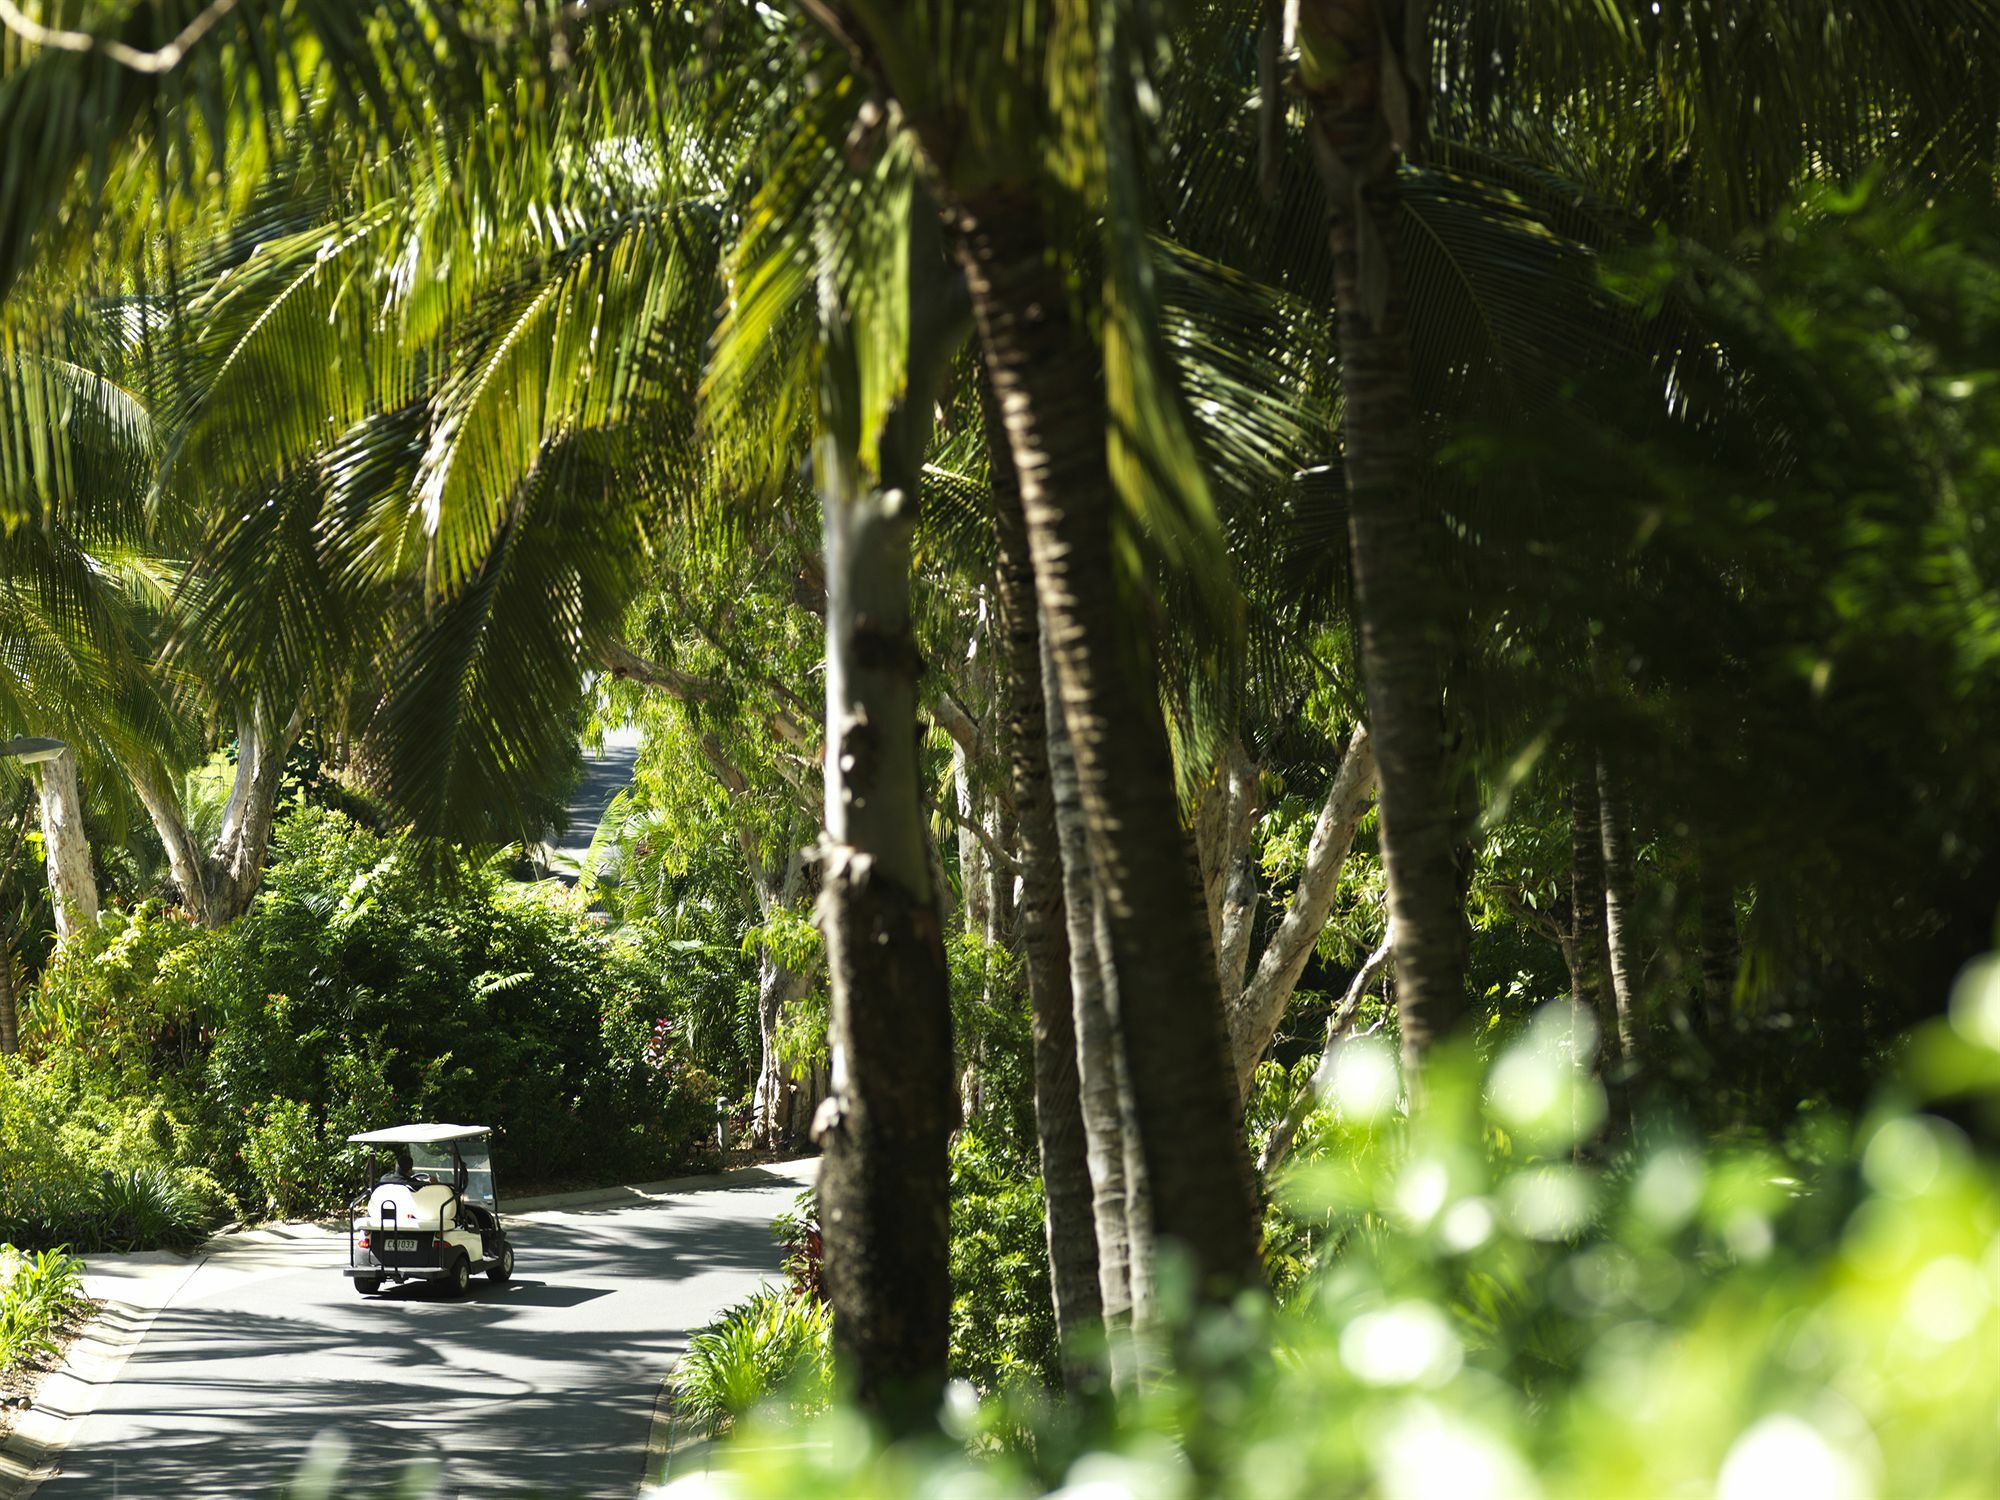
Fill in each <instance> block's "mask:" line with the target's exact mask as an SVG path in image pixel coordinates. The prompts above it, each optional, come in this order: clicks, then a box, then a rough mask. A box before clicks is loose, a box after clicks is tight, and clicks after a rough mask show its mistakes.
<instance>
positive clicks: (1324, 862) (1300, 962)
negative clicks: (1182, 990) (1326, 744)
mask: <svg viewBox="0 0 2000 1500" xmlns="http://www.w3.org/2000/svg"><path fill="white" fill-rule="evenodd" d="M1375 780H1376V771H1375V743H1374V740H1373V739H1372V738H1371V737H1370V735H1369V733H1368V726H1367V725H1365V724H1357V725H1355V727H1354V734H1353V737H1352V738H1350V739H1349V740H1348V742H1347V749H1346V751H1345V752H1344V753H1343V754H1342V755H1341V758H1340V769H1339V771H1337V772H1336V773H1335V775H1334V778H1333V785H1332V786H1331V787H1330V788H1328V790H1327V794H1326V801H1325V803H1324V804H1323V805H1322V806H1321V807H1320V811H1319V818H1318V820H1317V821H1316V822H1315V823H1314V824H1313V831H1312V839H1311V841H1310V842H1309V843H1308V844H1307V846H1306V866H1305V869H1304V870H1302V871H1301V872H1300V873H1299V885H1298V889H1297V890H1296V891H1294V892H1293V893H1292V899H1291V901H1290V903H1289V904H1288V905H1287V906H1286V908H1285V914H1284V916H1283V917H1282V918H1280V919H1279V922H1278V925H1277V926H1276V927H1275V928H1274V929H1273V930H1272V932H1271V935H1270V938H1269V940H1268V941H1266V943H1265V944H1264V951H1263V953H1262V954H1261V955H1260V956H1259V957H1258V960H1257V972H1256V973H1255V974H1253V975H1252V976H1251V977H1250V982H1249V983H1248V984H1246V985H1245V986H1244V987H1243V989H1242V991H1241V993H1240V994H1238V995H1237V996H1235V998H1234V999H1233V1000H1232V1001H1231V1003H1230V1006H1229V1014H1228V1019H1229V1047H1230V1054H1231V1057H1232V1060H1233V1062H1234V1066H1235V1069H1236V1095H1237V1098H1238V1099H1239V1100H1240V1099H1242V1098H1243V1097H1244V1096H1245V1095H1246V1094H1247V1093H1248V1092H1249V1089H1250V1079H1251V1077H1252V1076H1253V1075H1254V1074H1255V1073H1256V1071H1257V1064H1258V1062H1259V1061H1260V1060H1261V1059H1262V1058H1263V1056H1264V1051H1265V1049H1266V1048H1268V1047H1269V1046H1270V1045H1271V1039H1272V1038H1273V1037H1274V1036H1276V1035H1277V1034H1278V1026H1279V1024H1280V1023H1281V1022H1282V1021H1283V1020H1284V1017H1285V1007H1286V1006H1287V1005H1288V1004H1290V1002H1291V998H1292V992H1293V991H1294V990H1296V989H1297V988H1298V984H1299V976H1300V975H1301V974H1303V973H1304V972H1305V968H1306V961H1307V960H1308V959H1310V958H1311V957H1312V953H1313V946H1314V945H1315V944H1316V943H1317V942H1318V941H1319V935H1320V933H1321V931H1322V930H1323V929H1324V928H1325V927H1326V919H1327V917H1328V915H1329V914H1330V913H1331V912H1332V911H1333V898H1334V895H1335V893H1336V892H1337V891H1338V890H1339V888H1340V872H1341V869H1342V867H1343V866H1345V865H1346V863H1347V856H1348V853H1349V852H1350V851H1351V850H1352V849H1353V847H1354V835H1355V833H1356V831H1357V830H1358V829H1359V828H1360V827H1361V820H1362V819H1363V818H1364V817H1366V816H1367V814H1368V808H1369V805H1370V804H1371V803H1372V802H1373V801H1374V800H1375Z"/></svg>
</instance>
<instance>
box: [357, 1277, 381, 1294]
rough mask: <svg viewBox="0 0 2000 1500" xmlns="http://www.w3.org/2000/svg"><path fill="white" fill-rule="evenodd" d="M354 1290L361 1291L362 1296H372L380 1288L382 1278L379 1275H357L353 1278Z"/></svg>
mask: <svg viewBox="0 0 2000 1500" xmlns="http://www.w3.org/2000/svg"><path fill="white" fill-rule="evenodd" d="M354 1290H355V1291H357V1292H359V1293H361V1295H362V1296H364V1297H372V1296H374V1295H375V1294H376V1293H377V1292H379V1291H381V1290H382V1278H381V1277H379V1276H372V1277H371V1276H357V1277H355V1278H354Z"/></svg>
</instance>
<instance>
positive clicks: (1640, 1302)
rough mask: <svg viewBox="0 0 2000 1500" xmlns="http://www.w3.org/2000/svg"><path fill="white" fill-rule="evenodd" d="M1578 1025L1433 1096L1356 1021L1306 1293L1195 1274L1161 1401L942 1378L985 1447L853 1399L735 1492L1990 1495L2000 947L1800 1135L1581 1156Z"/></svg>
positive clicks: (963, 1422)
mask: <svg viewBox="0 0 2000 1500" xmlns="http://www.w3.org/2000/svg"><path fill="white" fill-rule="evenodd" d="M1569 1026H1570V1021H1569V1018H1568V1016H1567V1014H1566V1013H1565V1012H1564V1011H1562V1010H1552V1011H1546V1012H1544V1013H1543V1015H1542V1016H1541V1017H1540V1018H1538V1019H1537V1020H1536V1022H1535V1023H1534V1024H1532V1025H1531V1026H1530V1027H1528V1028H1527V1029H1526V1032H1525V1034H1524V1035H1523V1036H1522V1037H1521V1038H1520V1039H1519V1040H1518V1041H1517V1042H1515V1043H1514V1044H1513V1045H1511V1046H1509V1047H1507V1048H1505V1049H1504V1050H1503V1051H1502V1052H1501V1053H1500V1055H1499V1056H1498V1057H1497V1058H1496V1059H1495V1061H1494V1063H1493V1065H1492V1066H1491V1067H1490V1068H1481V1067H1479V1066H1478V1065H1477V1064H1475V1062H1474V1061H1473V1060H1472V1059H1471V1058H1470V1057H1469V1056H1468V1055H1465V1054H1463V1053H1461V1054H1459V1055H1456V1056H1453V1055H1451V1054H1449V1053H1447V1054H1445V1055H1443V1056H1440V1057H1438V1058H1437V1059H1436V1060H1435V1061H1434V1063H1433V1066H1432V1070H1431V1072H1430V1074H1429V1075H1428V1089H1427V1094H1426V1098H1425V1101H1424V1105H1423V1108H1422V1109H1421V1110H1420V1112H1419V1113H1418V1114H1417V1115H1416V1116H1415V1117H1414V1118H1410V1117H1407V1116H1405V1115H1404V1114H1403V1113H1402V1112H1401V1110H1400V1107H1399V1104H1398V1099H1397V1089H1396V1074H1395V1061H1394V1056H1393V1053H1392V1052H1391V1050H1390V1048H1389V1047H1388V1045H1387V1044H1386V1043H1385V1042H1384V1041H1383V1040H1382V1039H1381V1038H1374V1039H1370V1040H1368V1041H1366V1042H1363V1043H1360V1044H1358V1045H1355V1046H1353V1047H1352V1048H1351V1050H1350V1051H1349V1052H1348V1053H1346V1054H1344V1055H1343V1057H1342V1060H1341V1066H1340V1068H1339V1069H1338V1071H1337V1073H1336V1082H1335V1091H1334V1096H1333V1098H1332V1099H1331V1100H1330V1101H1329V1105H1328V1109H1327V1111H1326V1114H1327V1119H1326V1121H1325V1122H1324V1124H1323V1127H1322V1135H1323V1138H1324V1139H1325V1140H1326V1142H1327V1147H1326V1149H1325V1150H1324V1152H1323V1153H1322V1154H1320V1155H1319V1156H1318V1157H1317V1158H1314V1159H1308V1160H1302V1161H1300V1162H1298V1163H1297V1165H1296V1166H1295V1167H1294V1168H1293V1169H1292V1170H1290V1171H1289V1172H1288V1173H1286V1174H1285V1175H1284V1176H1283V1177H1281V1178H1280V1180H1279V1181H1278V1182H1277V1183H1276V1184H1274V1187H1275V1189H1276V1195H1277V1198H1278V1201H1279V1204H1280V1212H1281V1213H1282V1214H1283V1215H1284V1216H1285V1217H1286V1218H1287V1219H1289V1220H1292V1221H1294V1222H1296V1223H1299V1224H1312V1225H1315V1226H1318V1230H1319V1233H1318V1234H1317V1236H1316V1238H1315V1242H1314V1243H1315V1246H1316V1249H1315V1250H1314V1252H1313V1254H1312V1255H1311V1256H1310V1257H1308V1259H1309V1260H1310V1261H1311V1262H1312V1264H1311V1265H1310V1266H1309V1268H1308V1269H1307V1270H1306V1271H1305V1272H1304V1273H1303V1274H1302V1276H1301V1277H1300V1279H1299V1281H1298V1286H1297V1290H1296V1292H1295V1294H1294V1295H1292V1296H1291V1297H1289V1298H1287V1299H1284V1300H1276V1299H1261V1298H1246V1299H1243V1300H1241V1301H1239V1302H1238V1303H1237V1304H1235V1305H1234V1306H1232V1307H1230V1308H1229V1309H1227V1310H1223V1311H1212V1312H1208V1313H1203V1314H1199V1315H1190V1314H1189V1313H1188V1311H1187V1309H1186V1307H1185V1305H1184V1304H1182V1305H1180V1306H1179V1307H1178V1308H1177V1309H1174V1308H1173V1306H1172V1304H1173V1300H1174V1299H1173V1298H1172V1297H1171V1296H1169V1298H1168V1299H1167V1300H1168V1303H1169V1305H1170V1310H1169V1312H1168V1314H1167V1318H1166V1325H1165V1327H1164V1328H1163V1330H1162V1333H1161V1343H1160V1344H1159V1346H1158V1347H1155V1348H1153V1349H1152V1350H1151V1351H1150V1353H1149V1357H1148V1358H1147V1360H1146V1362H1145V1367H1146V1368H1147V1370H1148V1371H1149V1373H1148V1375H1147V1376H1146V1377H1145V1380H1144V1384H1143V1387H1142V1389H1141V1390H1140V1392H1139V1393H1138V1394H1137V1395H1136V1397H1134V1398H1132V1399H1128V1400H1123V1401H1119V1402H1117V1403H1112V1404H1098V1403H1071V1404H1061V1403H1052V1402H1049V1401H1048V1400H1047V1399H1046V1398H1045V1397H1041V1396H1038V1395H1034V1394H1029V1393H1023V1392H1022V1391H1020V1390H1019V1389H1018V1388H1009V1387H1007V1386H1004V1385H1003V1386H1002V1388H1001V1390H1000V1391H999V1393H997V1394H996V1395H994V1396H992V1397H989V1398H988V1399H986V1400H984V1401H982V1402H979V1403H965V1402H957V1401H951V1402H947V1404H946V1407H945V1410H944V1411H943V1413H942V1414H941V1415H942V1419H943V1421H944V1424H945V1427H946V1430H947V1431H948V1432H949V1433H950V1434H951V1435H952V1436H953V1437H955V1438H957V1439H959V1440H961V1441H960V1442H959V1443H958V1444H957V1445H953V1446H947V1445H943V1444H940V1445H937V1446H935V1447H933V1448H931V1449H929V1450H927V1451H924V1452H921V1453H919V1452H916V1451H913V1450H912V1448H911V1447H909V1446H908V1445H902V1446H896V1447H890V1446H882V1445H877V1446H874V1447H857V1444H856V1439H855V1436H854V1434H856V1433H857V1432H858V1431H859V1430H860V1429H859V1428H857V1427H856V1426H855V1425H854V1424H853V1419H852V1417H851V1416H849V1415H847V1414H845V1413H842V1414H839V1415H837V1416H835V1417H834V1418H832V1419H831V1420H830V1421H829V1422H828V1423H827V1424H826V1425H824V1426H823V1427H821V1428H819V1429H818V1430H817V1431H814V1430H811V1429H808V1432H807V1434H806V1437H807V1440H806V1441H800V1442H793V1443H787V1444H784V1445H778V1446H775V1447H771V1446H767V1447H760V1448H757V1449H754V1450H748V1451H746V1453H745V1454H744V1455H743V1456H742V1457H741V1458H740V1459H738V1460H737V1461H736V1462H735V1463H733V1465H732V1470H733V1472H732V1473H731V1474H730V1475H729V1476H728V1479H727V1480H726V1481H725V1483H726V1484H727V1486H728V1488H729V1492H730V1493H732V1494H737V1495H742V1496H745V1497H750V1500H756V1497H766V1496H768V1497H772V1500H776V1497H778V1496H784V1495H793V1494H813V1495H815V1496H821V1497H840V1496H853V1497H872V1496H876V1495H882V1494H944V1493H977V1494H980V1495H986V1496H994V1497H1027V1496H1033V1495H1041V1494H1046V1493H1049V1492H1050V1491H1057V1490H1060V1491H1062V1492H1063V1493H1066V1494H1077V1493H1082V1492H1085V1491H1088V1492H1090V1493H1104V1494H1159V1495H1164V1496H1172V1495H1178V1496H1183V1497H1185V1496H1191V1495H1197V1494H1199V1495H1215V1496H1242V1497H1249V1496H1257V1497H1259V1500H1263V1497H1273V1500H1292V1497H1298V1500H1304V1497H1308V1496H1320V1495H1355V1494H1372V1495H1384V1496H1389V1497H1392V1500H1394V1497H1408V1496H1419V1495H1485V1496H1502V1495H1508V1496H1511V1495H1524V1496H1538V1497H1543V1500H1570V1497H1575V1500H1583V1497H1594V1496H1602V1495H1670V1494H1703V1495H1709V1494H1712V1495H1716V1496H1719V1497H1721V1500H1751V1497H1761V1496H1767V1495H1804V1494H1813V1495H1826V1496H1835V1495H1838V1496H1857V1497H1858V1496H1866V1495H1871V1494H1884V1495H1889V1494H1893V1495H1925V1496H1963V1497H1967V1500H1970V1497H1973V1496H1977V1495H1983V1494H1986V1493H1989V1492H1990V1489H1991V1476H1992V1474H1993V1473H1994V1471H1995V1466H1996V1464H2000V1428H1996V1427H1995V1425H1994V1423H1993V1420H1992V1413H1993V1412H1994V1411H1995V1410H1996V1409H2000V1293H1996V1287H2000V1281H1996V1277H2000V1253H1996V1251H1995V1249H1994V1229H1995V1226H1996V1225H2000V1161H1996V1160H1995V1158H1994V1157H1993V1156H1992V1155H1991V1154H1990V1152H1989V1153H1986V1154H1982V1152H1981V1151H1980V1149H1979V1148H1978V1147H1977V1146H1976V1145H1975V1143H1974V1140H1973V1139H1972V1138H1971V1137H1970V1136H1968V1134H1967V1132H1966V1130H1965V1128H1964V1127H1963V1126H1961V1125H1959V1124H1955V1123H1953V1122H1952V1119H1951V1118H1947V1116H1951V1117H1954V1118H1956V1119H1960V1120H1964V1121H1966V1122H1968V1123H1970V1122H1973V1121H1977V1122H1979V1127H1980V1129H1981V1130H1982V1131H1990V1129H1991V1127H1992V1125H1993V1123H1994V1122H1995V1120H1996V1119H2000V962H1996V963H1990V964H1989V965H1987V966H1985V967H1984V968H1982V969H1977V970H1975V971H1973V972H1972V973H1971V974H1970V975H1969V976H1968V978H1967V979H1966V981H1965V982H1964V983H1963V984H1962V985H1961V987H1960V994H1959V996H1958V997H1957V1000H1956V1002H1955V1004H1954V1008H1953V1019H1952V1021H1951V1022H1950V1023H1937V1024H1935V1025H1933V1026H1931V1027H1929V1028H1926V1029H1925V1030H1924V1031H1922V1032H1920V1033H1918V1034H1917V1035H1916V1036H1915V1037H1913V1038H1912V1039H1911V1042H1910V1044H1909V1046H1908V1047H1907V1049H1906V1054H1905V1055H1906V1058H1907V1067H1906V1071H1905V1074H1904V1077H1903V1079H1902V1080H1901V1081H1900V1083H1899V1085H1898V1088H1897V1091H1896V1092H1892V1093H1891V1094H1890V1095H1888V1096H1887V1097H1885V1098H1883V1099H1882V1100H1880V1101H1879V1102H1878V1104H1877V1105H1876V1107H1875V1109H1874V1110H1873V1111H1872V1112H1871V1113H1869V1114H1868V1115H1866V1116H1865V1117H1863V1118H1862V1119H1861V1120H1860V1121H1859V1122H1857V1123H1855V1124H1852V1125H1849V1124H1847V1123H1844V1122H1841V1121H1838V1120H1835V1119H1833V1118H1832V1117H1831V1116H1825V1117H1823V1118H1822V1119H1821V1120H1820V1121H1819V1123H1817V1124H1816V1125H1814V1126H1813V1127H1812V1128H1810V1129H1808V1130H1804V1131H1802V1132H1800V1133H1799V1135H1798V1136H1797V1137H1796V1139H1795V1142H1794V1143H1793V1145H1792V1147H1791V1149H1789V1150H1788V1151H1785V1152H1780V1151H1779V1150H1777V1149H1775V1148H1773V1147H1771V1146H1768V1145H1764V1144H1757V1143H1744V1142H1741V1141H1737V1142H1717V1143H1712V1144H1710V1145H1709V1146H1707V1147H1703V1146H1701V1145H1699V1144H1697V1143H1695V1142H1694V1141H1692V1140H1691V1139H1688V1138H1686V1137H1685V1136H1682V1135H1679V1134H1677V1133H1676V1132H1675V1130H1674V1129H1672V1128H1671V1127H1670V1126H1669V1125H1668V1124H1667V1123H1666V1122H1654V1124H1653V1125H1652V1126H1651V1127H1650V1128H1648V1129H1647V1130H1645V1131H1644V1132H1642V1134H1641V1135H1640V1137H1639V1144H1638V1145H1637V1146H1636V1147H1634V1148H1633V1149H1632V1150H1631V1151H1630V1152H1629V1153H1627V1154H1625V1155H1623V1156H1621V1157H1620V1158H1618V1159H1616V1160H1614V1161H1611V1162H1609V1163H1596V1164H1593V1163H1590V1162H1589V1161H1588V1160H1585V1161H1579V1160H1578V1158H1577V1155H1576V1150H1575V1147H1576V1143H1577V1141H1578V1139H1579V1137H1580V1135H1581V1134H1582V1133H1583V1132H1584V1131H1587V1130H1589V1129H1591V1128H1592V1127H1593V1124H1594V1122H1595V1121H1596V1120H1598V1119H1601V1118H1602V1115H1603V1111H1604V1107H1605V1101H1604V1098H1603V1095H1602V1091H1601V1089H1600V1088H1599V1087H1598V1085H1597V1084H1596V1083H1595V1081H1593V1080H1590V1079H1588V1078H1586V1077H1583V1076H1581V1075H1579V1074H1578V1073H1577V1072H1576V1071H1574V1069H1573V1068H1572V1067H1571V1065H1570V1063H1569V1062H1568V1060H1567V1055H1566V1047H1567V1044H1568V1040H1569V1038H1568V1036H1567V1032H1568V1029H1569ZM1913 1092H1914V1093H1915V1094H1916V1095H1917V1096H1919V1097H1928V1098H1931V1099H1933V1100H1935V1101H1936V1105H1935V1108H1936V1110H1937V1112H1934V1113H1925V1112H1921V1111H1919V1110H1917V1109H1915V1108H1913V1107H1912V1104H1911V1095H1912V1093H1913ZM1988 1138H1989V1139H1990V1136H1989V1137H1988ZM1162 1269H1163V1272H1164V1273H1165V1274H1163V1275H1162V1277H1161V1279H1160V1285H1161V1286H1162V1288H1167V1289H1171V1288H1172V1287H1174V1286H1175V1285H1176V1284H1183V1285H1184V1283H1183V1282H1182V1280H1181V1278H1180V1277H1179V1276H1178V1275H1177V1274H1175V1268H1174V1267H1172V1266H1165V1267H1163V1268H1162ZM836 1434H838V1436H836Z"/></svg>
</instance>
